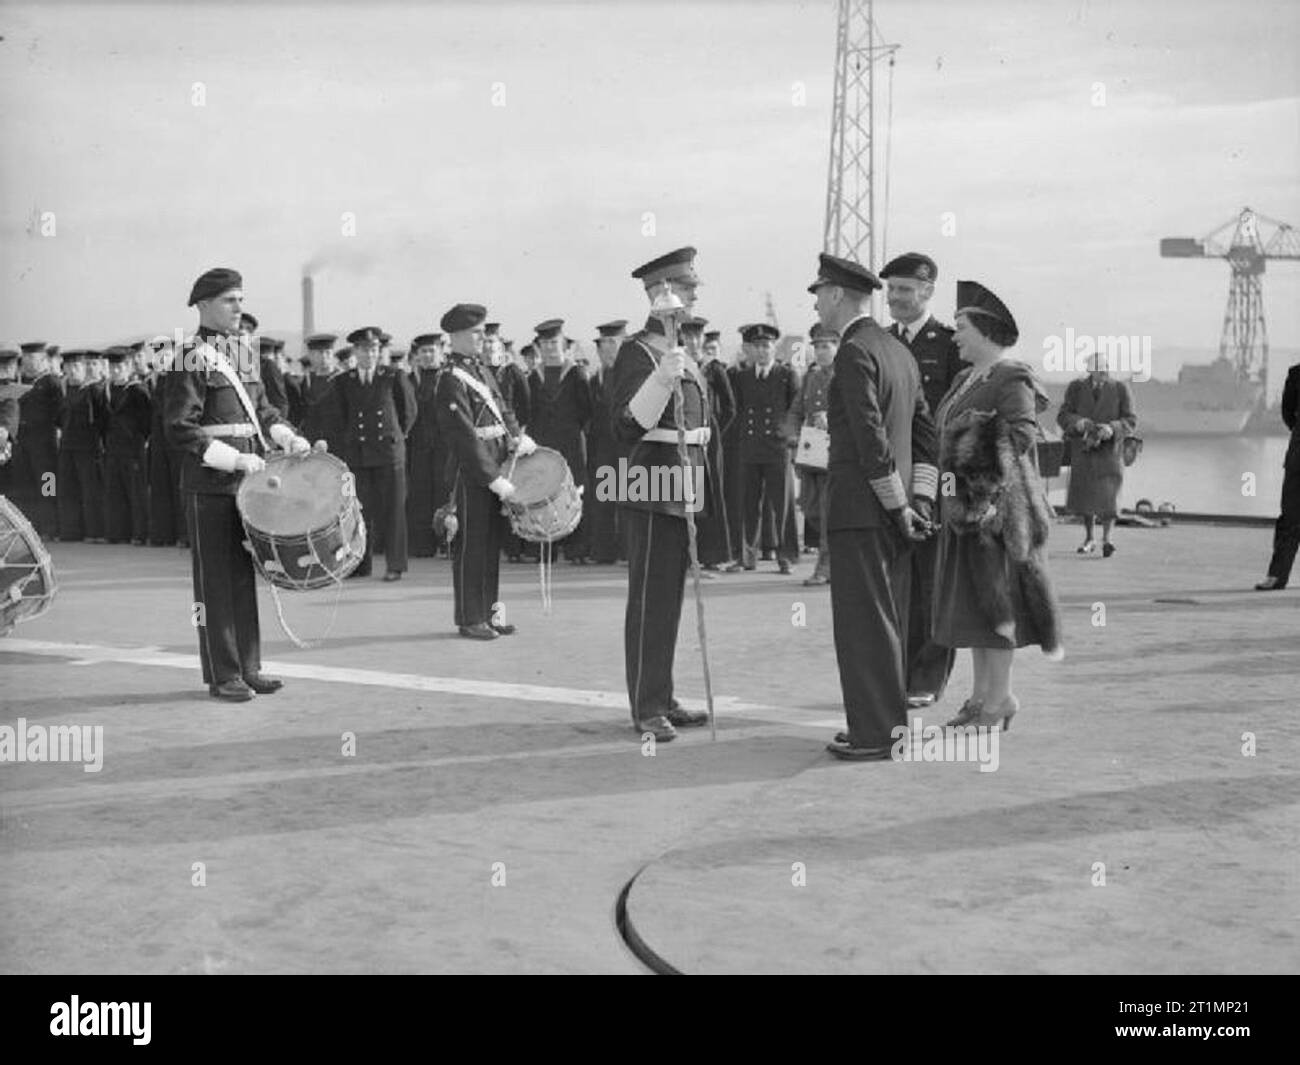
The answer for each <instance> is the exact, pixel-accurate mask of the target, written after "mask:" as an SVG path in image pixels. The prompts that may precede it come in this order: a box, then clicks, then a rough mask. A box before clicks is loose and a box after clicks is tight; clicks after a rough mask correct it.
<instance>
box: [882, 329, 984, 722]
mask: <svg viewBox="0 0 1300 1065" xmlns="http://www.w3.org/2000/svg"><path fill="white" fill-rule="evenodd" d="M890 332H891V333H893V334H894V336H895V337H896V338H897V339H898V340H899V341H900V342H901V343H902V344H903V345H904V346H906V347H907V348H908V349H909V350H910V351H911V352H912V358H914V359H915V360H916V368H917V371H918V372H919V373H920V375H921V389H922V391H923V392H924V393H925V402H926V406H927V408H928V409H929V411H930V415H931V417H934V415H935V414H936V413H937V412H938V410H939V404H940V403H941V402H942V400H943V397H944V396H946V395H947V394H948V390H949V389H950V388H951V387H952V383H953V381H955V380H956V379H957V375H958V374H959V373H961V371H962V370H963V369H964V368H965V366H966V364H965V363H964V362H962V359H961V355H960V353H959V352H958V350H957V345H956V343H955V342H954V341H953V330H952V329H951V328H950V327H949V326H946V325H944V324H943V323H941V322H938V321H936V320H935V319H934V318H932V317H929V316H926V317H925V318H923V319H922V320H921V321H919V322H913V323H910V324H908V325H904V324H903V323H901V322H895V323H894V325H893V327H892V328H891V329H890ZM938 564H939V538H938V537H932V538H931V539H929V540H926V541H925V542H924V543H919V544H914V545H913V550H912V601H911V609H910V612H909V614H908V631H907V691H908V694H910V695H926V694H928V695H933V696H934V698H935V700H936V701H937V700H938V699H941V698H942V697H943V693H944V692H945V691H946V690H947V687H948V678H949V677H950V676H951V675H952V667H953V663H954V662H955V661H956V658H957V652H956V650H955V649H954V648H952V647H945V646H944V645H943V644H940V643H936V642H935V641H934V640H933V639H932V638H931V633H932V632H933V630H934V575H935V571H936V569H937V567H938Z"/></svg>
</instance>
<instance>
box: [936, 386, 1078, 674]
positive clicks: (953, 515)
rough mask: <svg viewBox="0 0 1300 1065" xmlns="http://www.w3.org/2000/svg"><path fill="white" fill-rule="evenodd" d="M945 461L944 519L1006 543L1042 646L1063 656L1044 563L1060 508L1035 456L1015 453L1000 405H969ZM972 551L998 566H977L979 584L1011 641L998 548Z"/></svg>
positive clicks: (954, 425)
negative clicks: (979, 568) (1052, 499)
mask: <svg viewBox="0 0 1300 1065" xmlns="http://www.w3.org/2000/svg"><path fill="white" fill-rule="evenodd" d="M940 464H941V468H942V470H943V471H944V474H943V483H942V485H941V491H942V493H943V495H944V520H945V522H946V523H947V524H948V525H949V526H951V527H952V528H953V529H954V530H955V531H956V532H957V533H959V534H962V535H974V536H978V537H979V538H980V540H981V541H982V542H984V543H985V544H989V545H991V546H998V547H1000V548H1001V549H1003V550H1005V552H1006V555H1007V559H1008V561H1009V563H1010V565H1009V570H1010V573H1009V576H1010V579H1011V580H1015V581H1016V582H1017V583H1018V585H1019V591H1020V597H1021V600H1022V602H1023V605H1024V608H1025V610H1026V612H1027V613H1028V614H1029V615H1030V617H1031V618H1032V619H1033V621H1034V623H1035V628H1036V629H1037V630H1038V631H1039V632H1040V633H1042V636H1043V642H1042V648H1043V653H1044V654H1046V655H1048V656H1049V657H1050V658H1053V659H1058V660H1059V659H1061V658H1063V657H1065V651H1064V648H1063V647H1062V645H1061V620H1060V610H1059V608H1058V606H1057V602H1056V596H1055V594H1054V593H1053V591H1052V584H1051V579H1050V578H1049V576H1048V574H1047V568H1046V566H1045V565H1044V562H1043V556H1044V547H1045V546H1046V544H1047V536H1048V532H1049V530H1050V529H1051V525H1052V519H1053V518H1054V517H1055V514H1054V512H1053V510H1052V505H1051V504H1050V503H1048V501H1047V494H1046V492H1045V491H1044V489H1043V483H1042V480H1041V478H1040V477H1039V476H1038V471H1037V469H1035V467H1034V462H1033V459H1032V458H1031V456H1030V455H1029V454H1028V453H1027V452H1026V453H1023V454H1017V453H1016V446H1015V442H1014V440H1013V439H1012V435H1011V430H1010V427H1009V426H1008V425H1007V423H1006V421H1005V420H1004V419H1002V418H999V417H998V415H997V413H996V412H994V411H980V410H967V411H963V412H961V413H960V414H958V415H957V416H956V417H955V418H954V419H953V420H952V422H951V423H950V424H949V426H948V427H947V430H946V431H945V433H944V438H943V445H942V451H941V455H940ZM972 557H973V558H979V559H982V560H986V561H987V562H988V563H989V564H990V565H994V564H996V565H997V567H998V568H997V570H996V572H994V571H990V572H988V573H980V572H977V573H975V574H974V578H975V585H976V587H977V588H978V589H979V592H980V600H981V603H982V605H983V607H984V610H985V612H986V615H987V617H988V620H989V622H990V624H991V625H992V627H993V629H994V631H995V632H997V633H998V634H999V635H1002V636H1005V637H1007V638H1008V639H1012V640H1014V639H1015V608H1014V606H1013V601H1012V597H1011V589H1010V586H1009V584H1008V580H1007V577H1008V574H1007V573H1004V572H1003V571H1002V570H1001V568H1000V567H1001V555H1000V552H999V553H996V554H990V553H986V552H981V553H980V554H978V555H975V556H972Z"/></svg>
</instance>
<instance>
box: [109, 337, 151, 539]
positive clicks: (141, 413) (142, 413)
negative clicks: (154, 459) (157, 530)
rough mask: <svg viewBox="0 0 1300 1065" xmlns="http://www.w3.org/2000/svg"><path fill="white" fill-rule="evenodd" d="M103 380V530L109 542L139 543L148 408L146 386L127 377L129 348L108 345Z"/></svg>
mask: <svg viewBox="0 0 1300 1065" xmlns="http://www.w3.org/2000/svg"><path fill="white" fill-rule="evenodd" d="M105 354H106V355H107V356H108V365H109V378H108V381H107V383H106V384H105V386H104V387H105V397H106V400H107V418H106V420H105V425H104V535H105V536H106V537H107V538H108V542H109V543H110V544H116V543H122V542H124V541H127V540H130V541H131V543H133V544H136V545H140V544H143V543H144V541H145V537H146V536H148V535H149V479H148V470H149V467H148V452H147V448H148V445H149V433H150V429H151V427H152V423H153V409H152V404H150V402H149V392H148V389H146V388H145V386H144V385H143V384H141V383H140V382H139V381H133V380H131V364H132V362H133V357H132V353H131V350H130V348H123V347H114V348H109V349H108V351H107V352H106V353H105Z"/></svg>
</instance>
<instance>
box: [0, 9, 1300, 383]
mask: <svg viewBox="0 0 1300 1065" xmlns="http://www.w3.org/2000/svg"><path fill="white" fill-rule="evenodd" d="M834 9H835V4H834V0H801V2H799V0H790V2H775V0H774V2H768V3H755V2H754V0H736V2H734V3H711V4H708V3H686V2H680V3H674V2H668V0H655V2H652V3H634V2H605V3H589V4H559V3H550V2H544V0H529V2H528V3H520V4H508V3H491V2H479V3H474V4H449V3H448V4H440V3H421V4H417V3H407V4H398V5H393V6H380V5H377V4H362V3H355V4H344V3H336V4H320V3H316V4H312V5H309V6H295V5H289V4H284V3H261V4H252V3H247V4H245V3H230V2H227V3H209V4H182V3H176V4H144V5H128V4H118V3H111V2H110V3H101V4H96V5H91V6H84V7H83V6H76V5H71V4H63V3H45V4H41V5H39V6H25V5H14V4H3V5H0V34H2V35H3V37H4V40H3V42H0V138H2V139H3V144H4V150H3V154H2V156H0V192H2V197H0V198H2V201H3V202H2V209H3V213H2V214H0V227H2V235H3V251H2V252H0V256H2V259H0V269H3V275H4V278H5V280H6V282H7V283H6V284H5V285H4V286H3V289H0V333H3V334H4V336H5V337H7V338H11V339H15V340H24V339H30V338H41V339H46V340H48V341H50V342H57V343H63V344H65V345H67V344H80V343H95V344H103V343H107V342H109V341H115V340H118V339H120V338H123V337H126V336H132V335H141V334H145V333H154V332H166V331H170V330H172V329H174V328H176V327H191V326H192V325H193V322H194V317H193V314H192V312H187V310H186V308H185V299H186V296H187V294H188V290H189V286H190V284H191V282H192V280H193V279H194V277H195V276H196V275H197V274H198V273H200V272H201V271H203V270H204V269H206V268H208V267H210V266H214V265H228V266H234V267H236V268H238V269H240V270H241V271H242V272H243V274H244V278H245V289H246V293H247V305H248V307H249V309H250V310H252V311H253V312H254V313H255V314H257V315H258V316H259V317H260V318H261V320H262V323H263V326H264V328H266V329H267V330H268V331H271V332H274V331H275V330H277V329H279V330H283V331H293V330H297V329H298V327H299V324H300V319H301V311H300V305H299V277H300V276H301V271H302V268H303V264H304V263H305V262H308V261H316V262H318V263H319V264H320V268H319V271H318V282H317V324H318V325H319V326H320V327H332V328H336V329H348V328H352V327H355V326H357V325H360V324H371V323H373V324H376V325H380V326H382V327H384V328H386V329H388V330H389V331H391V332H393V333H394V334H395V335H397V337H399V338H400V339H406V338H408V337H409V336H410V335H412V334H413V333H415V332H418V331H423V330H425V329H428V328H430V327H436V322H437V319H438V317H439V316H440V315H441V313H442V312H443V310H445V309H446V308H447V307H448V306H449V305H450V304H452V303H454V302H457V301H475V302H482V303H486V304H487V305H488V307H489V310H490V311H491V315H492V317H493V318H499V319H500V320H501V321H503V322H504V323H505V331H506V333H507V335H510V336H514V337H516V338H521V339H526V338H527V337H528V336H529V335H530V329H531V326H532V325H533V324H534V323H536V322H538V321H540V320H542V319H544V318H548V317H563V318H565V319H567V320H568V322H569V325H568V328H567V329H566V331H567V332H568V333H569V335H571V336H574V337H577V338H579V339H581V340H584V341H585V340H588V339H589V338H590V336H591V335H593V333H592V330H593V327H594V325H595V324H596V323H597V322H601V321H604V320H606V319H609V318H613V317H625V318H632V319H636V318H638V317H640V316H641V315H642V314H643V311H644V306H645V300H644V296H643V294H642V292H641V291H640V289H639V287H638V286H637V284H636V282H634V281H632V280H631V279H630V278H629V276H628V275H629V273H630V271H631V270H632V269H633V268H634V267H636V266H637V265H639V264H640V263H642V262H644V261H645V260H647V259H649V258H652V257H653V256H655V255H657V254H661V253H662V252H664V251H667V250H670V249H672V248H674V247H677V246H679V245H682V244H688V243H689V244H694V245H695V246H696V247H698V248H699V252H700V255H699V259H698V267H699V270H700V272H701V275H702V276H703V278H704V280H705V283H706V287H705V288H703V289H702V290H701V302H700V306H699V311H700V312H701V313H703V314H705V315H706V316H708V317H709V318H710V319H712V320H713V322H714V323H715V324H716V325H718V326H720V327H721V328H723V329H724V330H726V331H728V333H729V335H730V336H731V337H733V338H734V336H735V332H734V331H735V329H736V327H738V326H739V325H741V324H743V323H744V322H747V321H752V320H756V319H761V318H762V316H763V301H764V293H765V292H767V291H771V292H772V295H773V300H774V303H775V307H776V311H777V314H778V316H779V318H780V323H781V326H782V328H783V329H785V330H787V331H796V330H801V329H805V328H807V325H808V324H810V323H811V321H812V317H813V316H812V310H811V297H809V296H808V295H807V294H806V293H805V292H804V286H805V285H806V284H807V283H808V281H809V280H810V279H811V277H812V275H813V273H814V272H815V266H816V257H817V252H818V251H819V250H820V246H821V237H822V224H823V214H824V210H825V186H826V166H827V149H828V134H829V126H830V107H831V99H830V97H831V85H832V72H833V63H832V61H833V56H834V47H835V23H834ZM876 18H877V22H878V24H879V25H880V27H881V30H882V32H883V34H884V35H885V37H886V39H888V40H889V41H891V42H896V43H897V44H899V45H900V46H901V48H900V51H899V53H898V61H897V67H896V68H895V71H894V78H893V106H892V113H893V121H892V137H891V138H890V149H891V150H890V161H891V167H890V201H889V210H888V227H887V235H888V248H887V251H888V253H889V254H891V255H892V254H897V253H898V252H901V251H904V250H910V249H919V250H923V251H926V252H929V253H930V254H931V255H933V256H934V257H935V258H936V259H937V260H938V262H939V267H940V285H939V292H938V295H937V296H936V299H935V307H934V309H935V310H936V311H937V312H938V313H939V315H940V316H941V317H945V318H948V317H950V316H951V312H952V301H953V285H952V282H953V281H954V280H955V279H956V278H957V277H972V278H976V279H978V280H981V281H983V282H985V283H986V284H988V285H989V286H990V287H992V288H993V289H994V290H995V291H996V292H998V293H999V294H1000V295H1001V296H1002V297H1003V299H1004V300H1005V301H1006V302H1007V303H1008V304H1009V306H1010V307H1011V309H1012V310H1013V312H1014V313H1015V314H1016V316H1017V318H1018V319H1019V321H1020V324H1021V328H1022V341H1021V352H1022V354H1024V355H1025V356H1027V357H1037V356H1039V355H1040V354H1041V352H1042V350H1043V338H1044V337H1045V336H1047V335H1050V334H1057V333H1060V332H1062V331H1063V330H1064V328H1065V327H1067V326H1068V327H1071V328H1073V329H1074V330H1075V331H1076V332H1077V333H1090V334H1117V333H1124V334H1147V335H1150V336H1151V337H1152V338H1153V341H1154V345H1155V347H1156V349H1157V351H1159V350H1161V349H1165V350H1172V349H1176V348H1212V347H1214V346H1215V345H1216V343H1217V340H1218V335H1219V331H1220V328H1221V323H1222V316H1223V304H1224V300H1225V297H1226V292H1227V281H1228V270H1227V266H1226V264H1224V263H1222V262H1217V261H1210V262H1196V261H1177V260H1161V259H1160V258H1159V256H1158V247H1157V246H1158V241H1159V239H1160V238H1161V237H1162V236H1171V235H1182V236H1203V235H1205V234H1206V233H1208V232H1209V231H1210V230H1212V229H1214V228H1216V227H1217V226H1218V225H1219V224H1220V223H1222V222H1224V221H1227V220H1228V219H1229V218H1231V217H1233V216H1234V215H1235V214H1236V212H1237V211H1238V210H1239V209H1240V208H1241V207H1242V206H1244V205H1247V204H1248V205H1250V206H1252V207H1254V208H1256V209H1257V210H1259V211H1261V212H1263V213H1264V214H1267V215H1271V216H1273V217H1277V218H1280V219H1281V220H1283V221H1288V222H1292V223H1295V224H1300V62H1298V61H1297V58H1296V55H1297V51H1296V44H1295V42H1296V41H1297V40H1300V4H1296V3H1294V2H1290V0H1276V2H1270V0H1252V2H1250V3H1243V2H1241V0H1237V2H1219V0H1207V2H1200V3H1198V2H1195V0H1181V2H1180V0H1168V2H1165V0H1159V2H1146V0H1142V2H1137V0H1129V2H1122V3H1084V2H1079V0H1073V2H1055V0H997V2H992V0H964V2H961V3H938V2H935V0H912V2H908V3H903V2H895V0H880V2H878V3H877V4H876ZM196 82H197V83H201V84H202V92H203V93H204V95H205V100H204V105H203V106H195V103H194V100H195V92H196V89H195V83H196ZM1098 82H1100V83H1102V85H1103V86H1104V92H1105V106H1101V107H1098V106H1094V104H1093V99H1094V95H1095V90H1094V85H1095V84H1096V83H1098ZM888 84H889V82H888V78H887V75H886V74H885V72H884V70H883V68H882V70H881V73H880V76H879V78H878V80H877V87H878V91H879V114H878V119H877V134H878V138H879V142H880V147H881V154H882V158H881V160H880V161H881V162H882V163H883V147H884V142H885V139H886V133H887V129H886V121H885V110H886V104H887V103H888V95H887V92H886V90H887V87H888ZM800 86H803V87H804V88H805V90H806V98H805V99H804V100H802V101H801V99H800V96H799V87H800ZM502 94H504V95H502ZM501 104H503V106H501ZM883 193H884V189H883V181H882V182H880V184H879V186H878V194H877V196H878V206H877V211H878V215H879V214H880V213H882V212H883V209H884V195H883ZM44 212H53V215H54V219H55V225H56V227H57V228H56V233H55V235H53V236H47V235H44V234H43V233H42V223H41V219H42V216H43V214H44ZM349 212H350V213H351V214H352V215H353V216H355V226H356V235H355V236H344V235H342V229H343V226H344V224H345V219H344V215H345V214H346V213H349ZM945 212H954V213H955V216H956V233H955V234H954V235H944V234H943V233H942V231H941V225H942V219H943V215H944V213H945ZM647 215H653V224H654V231H653V233H652V234H647V233H646V232H645V230H646V228H647V223H646V218H647ZM882 235H883V234H882ZM1265 305H1266V308H1267V312H1268V318H1269V326H1270V338H1271V340H1272V343H1273V345H1274V346H1275V347H1279V348H1293V349H1294V348H1300V263H1276V264H1272V265H1271V266H1270V267H1269V272H1268V274H1267V277H1266V279H1265ZM1167 371H1168V367H1165V366H1162V365H1161V364H1159V363H1158V364H1157V374H1160V373H1162V372H1167Z"/></svg>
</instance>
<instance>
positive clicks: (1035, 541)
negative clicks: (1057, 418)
mask: <svg viewBox="0 0 1300 1065" xmlns="http://www.w3.org/2000/svg"><path fill="white" fill-rule="evenodd" d="M957 308H958V309H957V313H956V327H957V331H956V333H955V334H954V337H953V339H954V341H955V342H956V344H957V348H958V350H959V351H960V353H961V357H962V359H963V361H965V362H968V363H970V364H971V365H970V368H969V369H967V370H963V371H962V373H960V374H959V375H958V376H957V379H956V380H955V381H954V382H953V385H952V388H951V389H950V390H949V391H948V394H947V395H946V396H945V397H944V399H943V402H941V403H940V404H939V409H938V411H937V412H936V416H935V420H936V422H937V423H938V429H939V433H940V492H939V495H940V500H941V508H942V517H943V528H942V530H941V532H940V540H939V559H938V566H937V572H936V576H935V589H934V640H935V642H936V643H939V644H944V645H946V646H948V647H969V648H970V649H971V657H972V659H973V662H974V667H975V685H974V691H973V693H972V694H971V697H970V698H969V699H968V700H967V701H966V703H965V704H964V705H963V706H962V708H961V710H960V711H958V713H957V716H956V717H955V718H954V719H953V720H952V721H950V722H949V724H950V725H989V726H992V725H999V724H1000V725H1001V727H1002V728H1003V729H1007V728H1009V727H1010V725H1011V718H1012V717H1013V716H1014V715H1015V713H1016V711H1017V710H1018V709H1019V706H1020V704H1019V701H1018V700H1017V699H1016V697H1015V695H1014V694H1013V693H1012V691H1011V665H1012V659H1013V658H1014V655H1015V650H1016V648H1017V647H1025V646H1028V645H1030V644H1037V645H1039V646H1040V647H1042V649H1043V651H1044V653H1046V654H1048V655H1049V656H1050V657H1052V658H1061V657H1063V656H1064V651H1063V649H1062V647H1061V628H1060V616H1059V611H1058V610H1057V605H1056V597H1055V595H1054V594H1053V593H1052V586H1051V581H1050V579H1049V578H1048V575H1047V568H1046V546H1047V534H1048V530H1049V528H1050V525H1051V520H1052V509H1051V506H1050V505H1049V504H1048V502H1047V495H1046V492H1045V491H1044V489H1043V484H1042V481H1041V479H1040V478H1039V476H1038V464H1037V453H1036V450H1035V445H1034V441H1035V435H1036V430H1037V426H1038V417H1037V415H1038V412H1039V410H1041V409H1045V407H1046V403H1047V397H1046V394H1045V393H1044V392H1043V390H1042V388H1041V386H1039V384H1038V382H1037V381H1036V380H1035V378H1034V374H1033V371H1032V370H1031V369H1030V368H1029V367H1028V366H1027V365H1025V364H1024V363H1022V362H1019V361H1018V360H1015V359H1011V358H1008V357H1007V355H1006V349H1007V348H1009V347H1011V346H1012V345H1013V344H1015V342H1016V341H1017V339H1019V335H1020V334H1019V330H1018V329H1017V328H1016V322H1015V319H1014V318H1013V317H1012V316H1011V312H1010V311H1009V310H1007V308H1006V307H1005V306H1004V305H1003V303H1002V301H1001V300H999V299H998V298H997V296H995V295H994V294H993V293H992V292H990V291H989V290H988V289H986V288H984V287H983V286H982V285H979V284H977V283H976V282H974V281H958V282H957Z"/></svg>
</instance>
